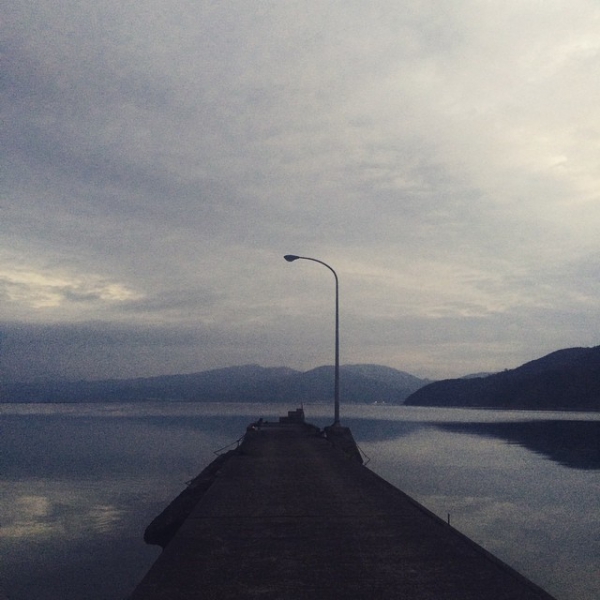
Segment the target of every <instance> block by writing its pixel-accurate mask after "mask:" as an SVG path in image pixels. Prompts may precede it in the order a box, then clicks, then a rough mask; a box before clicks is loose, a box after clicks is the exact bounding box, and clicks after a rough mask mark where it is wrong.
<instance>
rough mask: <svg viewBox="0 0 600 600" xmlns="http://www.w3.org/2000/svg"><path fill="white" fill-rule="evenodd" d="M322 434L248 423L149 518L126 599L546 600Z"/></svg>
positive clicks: (301, 427) (296, 426) (292, 425)
mask: <svg viewBox="0 0 600 600" xmlns="http://www.w3.org/2000/svg"><path fill="white" fill-rule="evenodd" d="M329 433H330V438H331V441H330V440H327V439H325V438H324V437H323V436H322V435H319V433H318V430H316V429H315V428H314V427H311V426H308V425H305V424H303V423H296V422H293V420H292V421H288V422H283V423H277V424H268V423H267V424H262V425H261V427H260V428H259V429H257V430H249V431H248V433H247V435H246V437H245V439H244V441H243V443H242V444H241V446H240V447H239V449H238V450H237V451H234V452H231V453H230V454H229V455H228V456H227V457H225V458H222V459H218V460H219V462H218V463H213V467H214V468H213V469H212V470H210V469H208V470H205V472H203V474H201V476H200V477H199V479H198V482H199V483H198V486H199V487H198V490H197V492H196V493H197V497H196V498H195V499H193V498H192V497H193V495H194V493H195V492H194V491H193V489H192V490H189V491H188V493H187V499H186V498H184V499H183V501H182V500H181V498H180V499H179V506H177V501H176V502H174V504H173V506H172V507H171V509H170V510H167V511H165V513H164V514H163V515H162V516H161V517H159V518H158V519H157V520H156V522H155V523H153V525H152V526H151V527H150V528H149V535H148V533H147V537H150V538H152V537H153V536H154V537H155V541H157V542H158V543H160V544H161V545H163V546H165V548H164V550H163V552H162V554H161V556H160V557H159V558H158V559H157V561H156V563H155V564H154V565H153V566H152V568H151V569H150V571H149V572H148V574H147V575H146V577H145V578H144V579H143V580H142V582H141V583H140V584H139V586H138V587H137V588H136V590H135V591H134V593H133V595H132V596H131V600H167V599H168V600H183V599H185V600H195V599H210V600H212V599H234V598H235V599H238V600H239V599H244V598H261V599H263V598H264V599H275V598H278V599H286V600H294V599H307V598H311V599H328V600H330V599H338V598H339V599H344V600H349V599H364V600H367V599H369V600H372V599H377V598H381V599H383V598H385V599H390V598H398V599H403V600H552V597H551V596H550V595H549V594H547V593H546V592H544V591H543V590H541V589H540V588H539V587H537V586H535V585H534V584H533V583H531V582H530V581H528V580H527V579H525V578H524V577H522V576H521V575H519V574H518V573H516V572H515V571H514V570H512V569H511V568H509V567H508V566H506V565H505V564H503V563H501V562H500V561H499V560H497V559H495V558H494V557H493V556H491V555H490V554H489V553H487V552H486V551H485V550H483V549H482V548H481V547H479V546H477V545H476V544H475V543H473V542H471V541H470V540H468V539H467V538H466V537H465V536H463V535H462V534H460V533H459V532H457V531H456V530H454V529H453V528H452V527H450V526H449V525H448V524H447V523H446V522H444V521H442V520H441V519H439V518H437V517H436V516H435V515H433V514H432V513H430V512H429V511H428V510H426V509H425V508H424V507H422V506H421V505H419V504H418V503H416V502H415V501H414V500H412V499H411V498H409V497H408V496H407V495H406V494H404V493H403V492H401V491H400V490H398V489H397V488H395V487H393V486H392V485H390V484H389V483H387V482H386V481H385V480H383V479H382V478H380V477H378V476H377V475H375V474H374V473H373V472H372V471H370V470H369V469H367V468H366V467H364V466H362V465H361V464H360V461H359V460H357V454H356V453H355V452H354V451H353V450H352V448H351V447H350V451H348V450H349V446H352V445H353V444H348V440H351V434H350V435H349V436H348V435H345V434H344V432H343V431H341V432H338V433H341V435H339V437H338V438H337V439H336V432H331V431H330V432H329ZM332 442H333V443H332ZM340 442H341V443H340ZM190 487H193V484H192V486H190ZM184 495H185V494H182V496H184Z"/></svg>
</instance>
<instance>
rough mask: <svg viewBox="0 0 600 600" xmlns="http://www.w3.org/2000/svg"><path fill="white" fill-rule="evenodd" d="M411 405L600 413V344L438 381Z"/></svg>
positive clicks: (416, 395)
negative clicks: (483, 373) (486, 372)
mask: <svg viewBox="0 0 600 600" xmlns="http://www.w3.org/2000/svg"><path fill="white" fill-rule="evenodd" d="M405 404H407V405H412V406H463V407H486V408H492V407H493V408H506V409H530V410H588V411H597V410H600V346H595V347H593V348H567V349H564V350H557V351H556V352H552V353H551V354H548V355H546V356H543V357H542V358H538V359H537V360H533V361H531V362H528V363H525V364H524V365H521V366H520V367H517V368H516V369H511V370H506V371H503V372H501V373H495V374H492V375H488V376H486V377H473V378H469V379H464V378H463V379H446V380H443V381H436V382H434V383H430V384H429V385H427V386H424V387H422V388H420V389H419V390H417V391H416V392H415V393H414V394H412V395H411V396H410V397H409V398H408V399H407V400H406V402H405Z"/></svg>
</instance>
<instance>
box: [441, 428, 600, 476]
mask: <svg viewBox="0 0 600 600" xmlns="http://www.w3.org/2000/svg"><path fill="white" fill-rule="evenodd" d="M436 426H437V427H439V428H440V429H444V430H446V431H451V432H454V433H467V434H476V435H483V436H487V437H493V438H500V439H503V440H506V441H508V442H509V443H513V444H519V445H520V446H522V447H523V448H527V449H528V450H531V451H533V452H536V453H538V454H541V455H543V456H545V457H547V458H549V459H551V460H553V461H554V462H556V463H558V464H560V465H563V466H565V467H570V468H572V469H590V470H598V469H600V421H560V420H548V421H539V420H538V421H521V422H518V421H517V422H500V423H438V424H437V425H436Z"/></svg>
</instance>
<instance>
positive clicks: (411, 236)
mask: <svg viewBox="0 0 600 600" xmlns="http://www.w3.org/2000/svg"><path fill="white" fill-rule="evenodd" d="M598 11H599V9H598V8H597V7H595V6H594V5H593V4H591V3H589V2H587V1H585V0H580V1H579V0H578V1H576V2H575V3H574V4H573V3H570V4H569V6H568V7H567V6H562V5H560V4H556V3H535V4H531V3H529V4H527V3H525V4H524V3H522V2H516V1H515V2H508V3H503V4H502V5H501V6H500V5H493V4H489V5H487V4H486V5H483V4H481V3H477V2H472V1H470V0H461V1H459V2H452V3H442V4H440V3H431V2H428V1H426V0H422V1H417V2H413V3H409V4H408V5H406V4H405V5H403V6H402V7H400V6H398V4H397V3H396V2H391V1H387V0H381V1H378V2H374V3H371V4H369V5H368V6H367V5H365V4H364V3H362V2H344V3H341V2H337V1H331V2H325V3H323V2H308V3H307V2H302V3H300V2H287V3H276V2H264V3H259V4H256V3H253V4H248V3H246V2H239V1H234V0H232V1H230V2H224V3H218V4H215V3H212V2H203V1H200V2H196V3H194V4H193V5H190V4H189V3H187V2H179V1H178V0H175V1H173V2H169V3H167V2H165V1H164V0H151V1H150V2H146V3H144V4H143V5H130V4H123V3H119V2H116V0H100V1H99V2H94V3H92V2H72V1H70V0H57V1H56V2H54V3H53V4H52V7H49V6H47V5H46V4H45V3H43V2H33V4H30V5H29V6H28V7H27V9H26V8H25V7H24V6H23V5H20V4H19V3H13V4H11V5H10V6H9V7H7V9H6V14H5V16H4V24H3V27H4V28H5V30H6V34H5V35H4V42H3V46H2V59H3V61H2V65H3V67H2V68H3V79H2V83H1V85H2V94H1V95H0V110H1V111H2V115H3V119H4V123H5V124H6V126H5V127H3V131H2V140H3V145H4V148H5V153H4V155H3V162H4V165H3V173H6V176H5V178H4V183H3V192H4V193H3V199H2V201H1V202H0V219H1V220H2V224H3V227H2V228H1V229H0V258H1V259H2V261H1V262H0V297H1V298H2V300H3V301H2V309H1V313H0V319H2V321H3V322H4V323H5V324H6V327H8V328H9V330H10V332H12V333H11V334H10V336H9V337H10V339H14V340H15V341H14V343H12V342H11V344H12V345H11V344H9V345H8V348H9V349H10V348H13V349H14V350H13V356H12V358H11V357H10V355H7V353H8V354H10V353H9V351H8V350H6V348H5V350H4V358H3V360H4V361H5V365H11V366H10V374H11V376H16V374H17V373H18V372H22V373H26V372H27V370H28V369H29V368H31V370H32V372H35V373H37V374H47V375H51V374H52V373H56V374H59V375H62V376H69V375H73V376H75V375H76V376H78V377H79V376H81V377H84V376H86V373H87V374H89V376H90V377H99V376H102V375H103V374H106V375H110V376H118V375H120V374H131V373H135V374H139V375H142V374H145V373H146V372H147V373H148V374H157V373H159V372H175V371H177V370H182V371H191V370H200V369H203V368H210V367H213V366H225V365H228V364H236V363H246V362H262V363H263V364H288V365H290V366H293V367H300V368H303V367H306V368H309V367H311V366H316V365H317V364H321V363H324V362H330V360H331V357H330V354H331V352H330V350H331V348H330V341H331V331H330V330H331V309H332V304H331V302H332V298H331V294H332V281H331V280H330V274H329V273H327V272H324V270H323V272H321V271H319V270H318V267H317V266H316V265H309V264H306V263H305V264H300V263H295V264H294V265H287V264H285V263H284V262H283V260H282V258H281V256H282V255H283V254H284V253H287V252H296V253H299V254H305V255H314V256H317V257H319V258H321V259H323V260H326V261H328V262H330V263H331V264H332V265H334V266H335V268H336V269H337V270H338V273H339V274H340V280H341V291H342V323H343V333H344V336H343V340H344V344H343V346H342V355H343V360H345V361H346V362H370V361H375V362H381V363H385V364H389V365H391V366H395V367H397V368H401V369H405V370H409V371H412V372H415V373H416V374H423V375H429V376H446V375H451V374H462V373H464V372H469V371H479V370H493V369H495V368H498V369H500V368H505V367H507V366H515V365H516V364H518V363H519V362H522V361H524V360H528V359H531V358H535V357H537V356H539V355H541V354H543V353H544V352H546V351H550V350H553V349H555V348H559V347H566V346H577V345H595V344H596V343H597V340H596V339H595V338H594V335H593V331H594V329H593V327H590V323H591V319H592V318H593V316H594V315H595V302H594V299H595V298H596V297H597V296H598V285H597V284H596V281H597V280H598V278H597V269H596V267H595V264H597V257H598V252H599V250H598V242H597V229H598V222H599V221H600V208H599V205H598V203H597V201H596V200H597V195H598V192H597V190H598V188H599V185H598V184H599V183H600V182H599V181H598V172H599V170H598V160H599V155H598V140H600V111H599V109H598V107H597V102H596V100H595V99H596V98H597V96H598V89H597V88H598V83H597V81H598V80H597V77H595V74H596V70H597V67H596V64H597V58H598V54H599V52H600V43H599V42H598V39H600V38H599V37H598V30H597V25H596V24H597V22H598V16H599V12H598ZM91 323H93V324H94V325H93V327H92V326H91V325H90V324H91ZM18 324H19V325H18ZM24 324H27V327H30V328H32V329H31V330H27V331H29V333H28V334H27V335H26V336H25V337H23V335H22V334H21V333H19V334H17V332H19V331H20V332H22V331H23V327H26V326H25V325H24ZM17 325H18V326H17ZM122 328H123V329H122ZM34 331H35V332H37V333H36V334H35V335H34V333H33V332H34ZM65 331H69V332H75V331H77V332H79V333H78V335H80V337H81V340H85V344H84V345H85V347H86V348H88V349H89V353H88V354H87V355H86V356H88V358H86V359H84V358H81V357H79V356H78V355H77V352H76V351H75V350H73V349H75V348H78V347H79V346H81V344H83V342H81V343H80V342H75V341H72V340H73V339H74V338H72V337H68V336H67V337H65V335H66V334H65ZM115 331H126V332H128V333H127V335H124V337H123V338H119V339H121V340H122V347H123V351H122V352H116V351H113V350H110V351H109V349H110V348H114V347H115V346H114V345H111V343H110V341H109V338H111V336H112V335H113V334H114V332H115ZM40 332H43V333H40ZM140 332H145V333H144V335H145V336H150V335H152V341H147V343H144V344H139V343H137V342H136V340H137V339H139V336H140V335H141V333H140ZM184 332H191V333H190V334H189V335H191V336H192V337H191V338H187V337H186V336H185V335H184V334H183V333H184ZM73 335H74V334H73ZM107 336H108V337H107ZM142 337H144V336H142ZM25 339H27V340H29V341H27V343H26V342H25V341H23V340H25ZM18 340H21V341H18ZM52 340H55V341H54V342H52ZM161 340H163V341H164V343H163V342H161ZM168 340H171V341H168ZM175 340H179V341H177V343H175ZM52 344H55V346H52ZM5 345H6V344H5ZM44 348H45V350H44ZM49 348H54V350H52V351H51V350H49ZM58 348H64V349H65V352H64V353H61V352H60V351H57V350H58ZM103 348H104V349H105V350H103ZM126 348H129V349H128V350H126ZM164 348H170V349H171V351H169V352H166V351H165V350H164ZM173 348H175V350H173ZM61 354H62V358H61V359H60V360H59V357H60V356H61ZM28 356H30V357H31V358H28ZM91 357H94V358H91ZM32 365H35V367H33V366H32ZM6 368H8V367H6Z"/></svg>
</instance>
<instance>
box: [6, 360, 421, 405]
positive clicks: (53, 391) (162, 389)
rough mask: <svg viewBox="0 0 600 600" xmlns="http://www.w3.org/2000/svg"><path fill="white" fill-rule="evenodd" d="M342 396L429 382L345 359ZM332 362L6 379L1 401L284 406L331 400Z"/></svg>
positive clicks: (359, 399) (396, 397) (394, 393)
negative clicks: (301, 367)
mask: <svg viewBox="0 0 600 600" xmlns="http://www.w3.org/2000/svg"><path fill="white" fill-rule="evenodd" d="M340 371H341V373H340V385H341V389H340V392H341V397H342V401H343V402H345V403H353V404H358V403H361V404H363V403H366V404H374V403H387V404H402V403H403V402H404V400H405V399H406V398H407V397H408V396H410V394H412V393H413V392H415V391H416V390H418V389H419V388H420V387H422V386H424V385H427V384H428V383H430V380H428V379H420V378H418V377H415V376H414V375H410V374H409V373H405V372H403V371H398V370H397V369H392V368H390V367H385V366H381V365H344V366H342V367H341V368H340ZM333 382H334V368H333V367H332V366H323V367H318V368H316V369H312V370H310V371H306V372H300V371H295V370H293V369H288V368H285V367H280V368H265V367H260V366H258V365H243V366H237V367H228V368H224V369H214V370H211V371H204V372H201V373H192V374H188V375H164V376H160V377H147V378H137V379H110V380H102V381H44V382H34V383H17V382H5V383H4V384H3V385H2V387H1V389H0V393H1V396H0V401H1V402H134V401H144V400H183V401H190V402H274V403H285V404H286V405H288V406H293V405H300V404H301V403H320V402H330V401H331V400H332V399H333Z"/></svg>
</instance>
